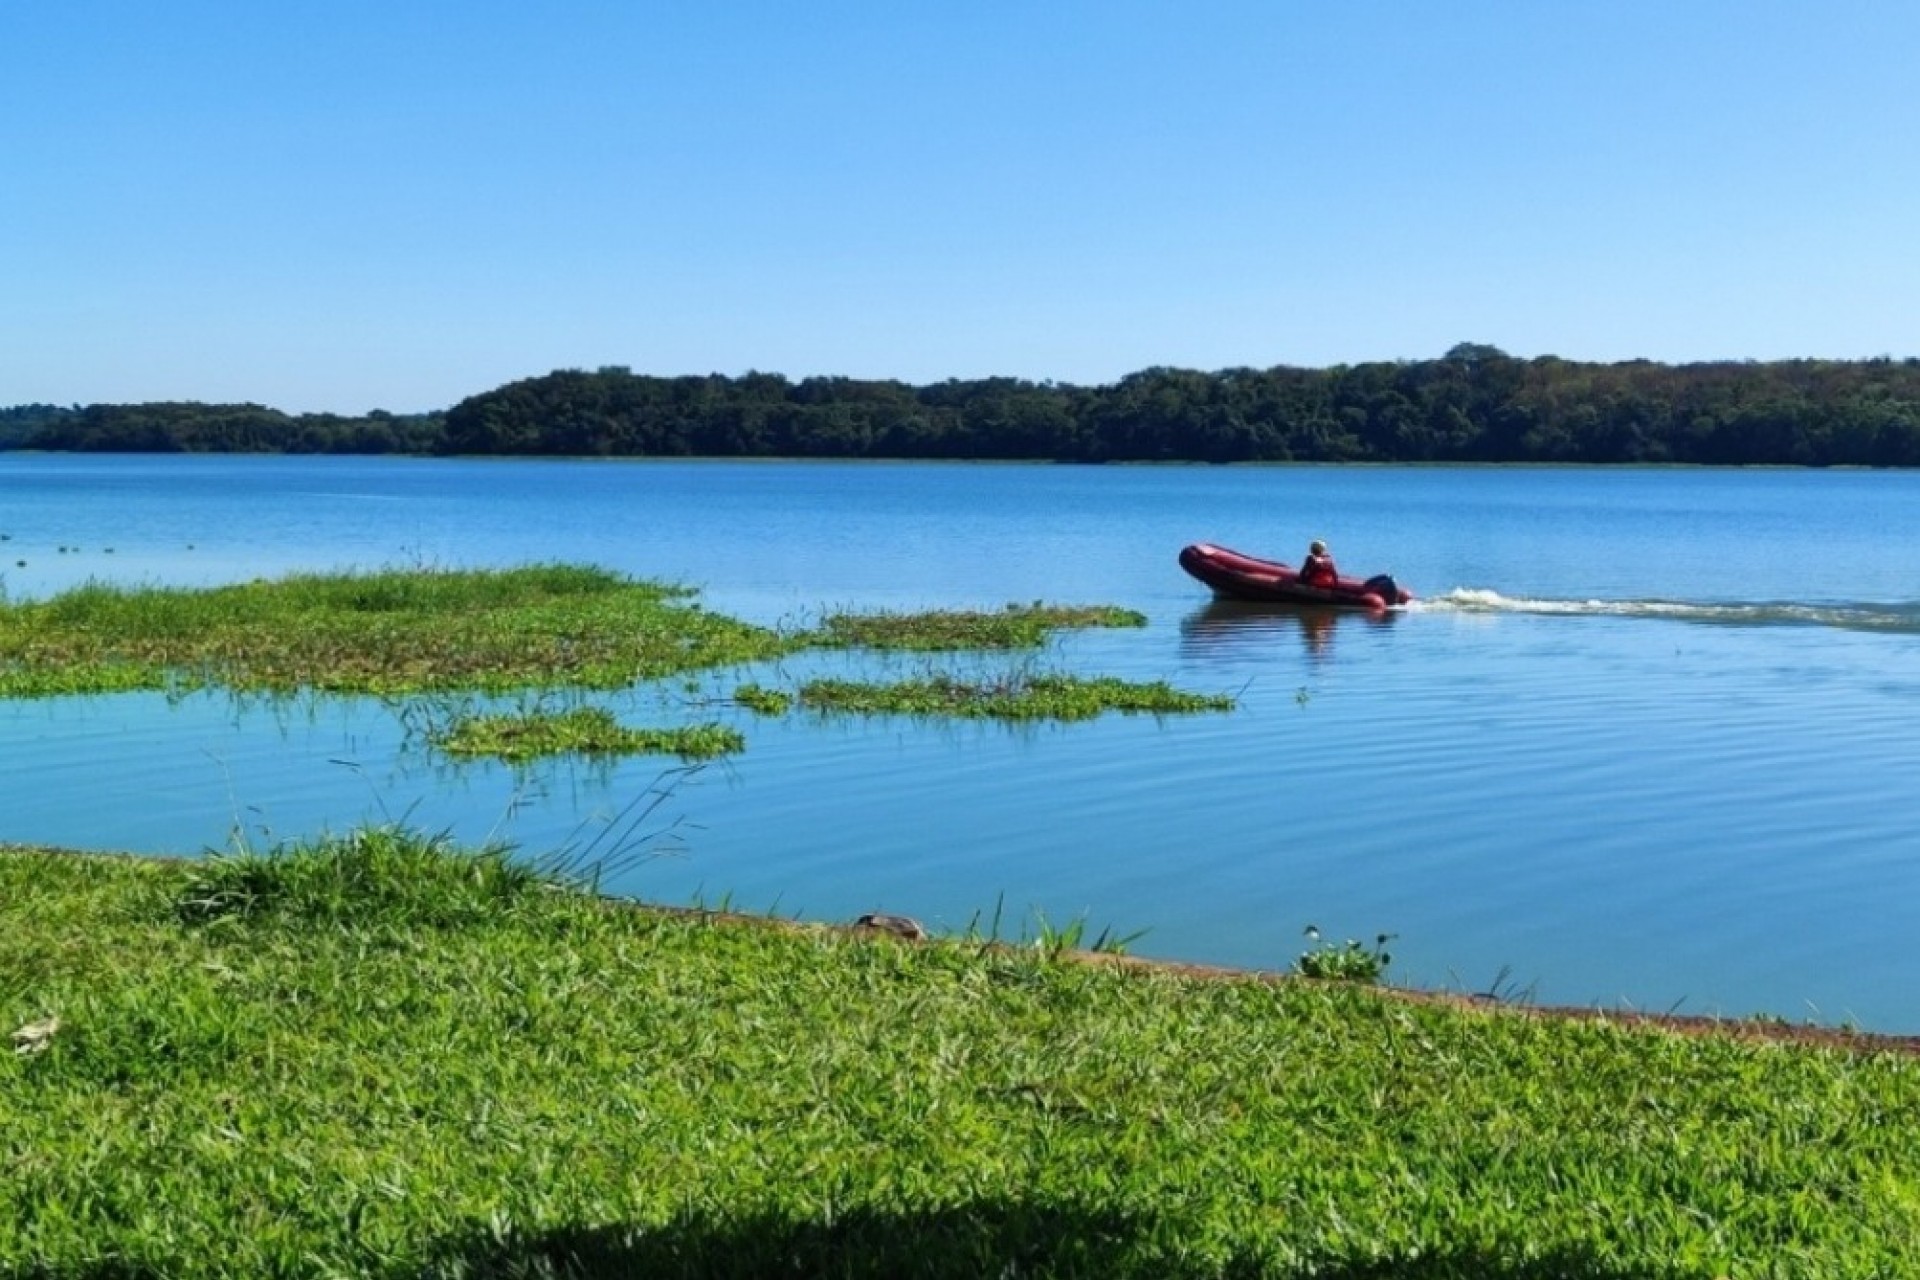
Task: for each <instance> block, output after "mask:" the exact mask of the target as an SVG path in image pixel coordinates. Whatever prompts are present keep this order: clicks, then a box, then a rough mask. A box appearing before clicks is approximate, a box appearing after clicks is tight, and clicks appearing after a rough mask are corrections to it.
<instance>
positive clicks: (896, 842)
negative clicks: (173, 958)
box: [0, 454, 1920, 1032]
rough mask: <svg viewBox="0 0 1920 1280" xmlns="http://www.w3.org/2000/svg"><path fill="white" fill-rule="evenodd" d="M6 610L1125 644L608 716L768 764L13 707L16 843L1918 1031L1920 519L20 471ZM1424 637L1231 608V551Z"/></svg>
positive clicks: (1351, 619) (1775, 495)
mask: <svg viewBox="0 0 1920 1280" xmlns="http://www.w3.org/2000/svg"><path fill="white" fill-rule="evenodd" d="M0 535H4V537H5V541H3V542H0V586H3V587H4V590H5V592H6V594H7V596H8V598H10V599H14V600H21V599H30V598H39V597H44V596H46V595H48V594H51V593H53V592H56V591H59V590H61V589H63V588H65V587H69V586H72V585H74V584H76V583H79V582H83V581H86V580H87V579H89V578H100V579H111V580H115V581H121V582H128V583H169V584H176V583H177V584H213V583H220V582H227V581H234V580H240V579H245V578H249V577H255V576H263V575H276V574H279V573H282V572H285V571H288V570H293V569H340V568H376V567H384V566H391V565H419V564H425V565H447V566H468V565H499V564H511V563H522V562H526V561H534V560H568V561H583V562H592V563H596V564H601V565H606V566H610V567H612V568H615V569H619V570H622V571H625V572H628V573H631V574H634V575H638V576H645V577H653V578H665V579H670V580H674V581H679V582H684V583H687V584H689V585H694V586H697V587H699V588H701V590H702V593H703V595H702V598H703V600H704V602H705V603H706V604H707V605H708V606H709V607H711V608H714V609H717V610H720V611H722V612H727V613H731V614H735V615H737V616H742V617H746V618H749V619H752V620H755V621H761V622H768V623H777V622H795V621H803V620H805V619H806V618H808V617H809V616H810V615H813V614H816V613H818V612H819V611H820V610H821V609H823V608H843V607H852V608H859V609H890V610H905V609H918V608H925V607H989V608H992V607H998V606H1000V605H1002V604H1005V603H1007V602H1010V601H1021V602H1025V601H1032V600H1042V599H1043V600H1047V601H1051V602H1060V603H1085V604H1093V603H1101V604H1118V605H1124V606H1128V607H1131V608H1134V609H1138V610H1140V611H1142V612H1144V613H1145V614H1146V615H1147V617H1148V618H1149V620H1150V622H1149V625H1148V626H1147V627H1146V628H1145V629H1143V630H1119V631H1101V632H1091V633H1077V634H1072V635H1069V636H1066V637H1063V638H1062V639H1061V641H1060V642H1059V643H1058V644H1056V645H1055V646H1053V647H1052V648H1050V649H1048V650H1046V651H1045V652H1042V653H1039V654H1035V655H1026V656H1024V657H1019V658H1013V659H995V658H984V657H961V658H927V657H915V658H892V659H884V660H881V659H871V658H868V659H862V658H860V657H857V656H852V657H850V656H822V655H815V656H810V657H808V658H805V659H803V660H799V661H795V662H790V663H789V664H787V665H786V666H785V667H782V668H779V669H772V670H752V671H746V672H725V673H716V674H715V675H713V676H711V677H709V678H705V679H703V680H700V681H696V682H694V684H693V685H692V686H688V685H685V684H682V683H680V682H676V683H675V684H674V685H673V686H672V687H670V688H664V689H639V690H635V691H632V692H631V693H627V694H621V695H617V696H613V697H608V698H603V699H597V700H599V701H602V702H604V703H605V704H606V705H609V706H611V707H612V708H613V709H615V710H616V711H618V712H619V713H620V714H621V715H622V716H623V718H626V719H629V720H631V721H633V722H635V723H642V722H644V723H674V722H682V721H696V720H709V719H716V718H718V719H723V720H728V721H730V722H733V723H735V724H737V725H738V727H740V728H741V729H742V730H743V731H744V732H745V733H746V735H747V739H748V746H747V749H746V751H745V752H743V753H742V754H740V755H738V756H735V757H733V758H731V759H730V760H728V761H726V762H724V763H718V764H714V765H710V766H707V767H705V768H702V769H699V770H696V771H694V772H692V773H687V774H679V773H672V772H668V771H667V770H666V766H667V765H668V764H670V763H671V762H665V761H661V760H627V761H621V762H618V763H614V764H589V763H584V762H580V761H568V760H562V761H552V762H546V763H543V764H540V765H538V766H536V767H532V768H520V769H515V768H510V767H507V766H504V765H498V764H491V763H480V764H468V765H455V764H453V763H451V762H449V761H447V760H445V759H442V758H438V757H436V756H435V755H434V754H433V753H432V752H430V751H428V750H426V749H424V748H422V747H421V746H420V745H419V744H418V741H417V739H416V738H414V737H412V736H410V734H409V732H408V730H407V726H406V723H405V721H406V717H405V716H404V715H403V714H401V713H400V709H398V708H395V707H392V706H388V705H385V704H382V703H380V702H378V701H373V700H311V699H308V700H297V701H294V702H291V703H288V702H282V703H266V704H262V703H257V702H255V703H241V702H237V701H236V700H235V699H233V698H231V697H228V696H225V695H196V696H192V697H188V698H186V699H183V700H178V701H169V700H168V699H166V698H163V697H158V696H145V695H137V696H116V697H91V698H69V699H55V700H48V701H34V702H10V703H0V777H3V778H4V779H5V782H4V797H5V805H4V811H3V812H4V818H3V819H0V840H11V841H23V842H42V843H51V844H59V845H67V846H73V847H79V848H87V849H103V850H106V849H117V850H132V851H138V852H147V853H166V854H182V855H195V854H198V853H201V852H203V851H205V850H207V849H209V848H212V849H220V848H230V847H232V846H233V844H234V842H235V841H236V840H239V841H244V842H246V843H248V844H249V845H251V846H253V847H263V846H265V845H268V844H271V843H272V842H273V841H276V840H282V839H289V838H293V837H297V836H302V835H308V834H314V833H317V832H322V831H329V830H331V831H340V830H344V829H346V828H349V827H351V826H354V825H356V824H359V823H363V822H368V821H375V822H378V821H406V822H408V823H411V824H413V825H415V826H419V827H423V828H425V829H428V830H433V831H439V830H446V831H450V832H452V833H453V834H455V835H457V836H459V837H460V838H462V839H467V840H474V841H479V840H486V839H504V840H508V841H511V842H513V843H514V844H515V845H516V846H517V847H519V848H521V849H523V850H525V851H527V852H528V854H529V855H534V854H543V853H549V852H552V851H554V850H566V851H570V853H571V854H572V855H573V856H579V857H601V856H605V857H607V858H608V862H609V865H610V866H612V867H613V868H615V870H616V872H617V874H616V875H615V876H614V879H613V881H612V882H611V883H610V884H609V886H608V887H609V888H612V889H614V890H616V891H619V892H623V893H630V894H633V895H636V896H640V897H645V898H648V899H652V900H655V901H661V902H668V903H685V902H691V901H696V900H699V901H705V902H708V903H716V902H719V901H722V900H725V901H730V902H731V903H732V904H733V905H735V906H737V907H740V908H744V909H748V910H754V911H774V912H777V913H779V914H783V915H797V916H801V917H804V918H808V919H823V920H848V919H851V918H853V917H854V916H857V915H858V914H860V913H861V912H864V911H870V910H887V911H896V912H903V913H906V914H910V915H914V916H916V917H918V918H920V919H921V920H922V921H923V922H925V923H926V924H928V925H929V926H930V927H932V928H934V929H936V930H959V929H964V928H966V927H967V926H968V925H969V923H970V922H976V921H977V922H978V924H979V925H980V926H981V927H982V928H985V927H987V925H988V924H989V923H990V922H991V920H992V918H993V917H994V915H995V913H996V911H998V912H999V914H1000V918H1001V932H1002V933H1003V934H1004V935H1008V936H1018V935H1019V934H1020V933H1021V932H1022V931H1023V930H1024V931H1026V932H1027V933H1029V934H1031V933H1033V932H1034V931H1035V930H1036V929H1037V927H1038V922H1039V921H1041V920H1045V921H1046V922H1048V923H1049V924H1050V925H1051V926H1052V927H1055V928H1059V927H1063V926H1066V925H1068V924H1070V923H1071V922H1073V921H1075V920H1084V921H1085V922H1086V924H1087V926H1088V936H1089V937H1091V936H1092V935H1093V934H1097V933H1098V932H1099V931H1100V930H1102V929H1104V928H1108V927H1111V928H1112V929H1113V930H1114V931H1115V932H1116V933H1118V934H1123V935H1124V934H1133V933H1136V932H1138V931H1142V930H1144V931H1145V932H1144V933H1143V934H1142V935H1141V936H1140V937H1138V938H1137V939H1135V940H1134V941H1133V943H1132V944H1131V949H1132V950H1133V951H1134V952H1136V953H1138V954H1145V955H1154V956H1167V957H1176V958H1181V959H1190V960H1199V961H1208V962H1218V963H1226V964H1236V965H1248V966H1257V967H1268V968H1284V967H1286V966H1287V965H1288V964H1289V963H1290V962H1291V960H1292V958H1293V957H1294V956H1295V955H1296V954H1298V952H1299V951H1300V950H1301V948H1302V946H1303V945H1304V940H1303V938H1302V930H1303V928H1304V927H1305V926H1307V925H1308V924H1317V925H1319V926H1320V928H1321V930H1322V931H1323V933H1325V934H1327V935H1329V936H1332V937H1336V938H1344V937H1356V938H1360V939H1362V940H1365V941H1371V940H1372V939H1373V937H1374V935H1376V934H1379V933H1391V934H1394V935H1396V937H1395V939H1394V941H1393V943H1392V944H1391V949H1392V951H1393V953H1394V961H1393V965H1392V968H1391V970H1390V975H1391V976H1392V977H1393V978H1394V979H1395V980H1397V981H1400V982H1403V983H1408V984H1412V985H1421V986H1431V987H1446V988H1451V989H1455V990H1465V991H1485V990H1489V989H1497V990H1499V991H1501V992H1503V993H1505V994H1509V995H1527V996H1530V997H1531V998H1532V999H1534V1000H1537V1001H1541V1002H1547V1003H1567V1004H1596V1005H1603V1006H1607V1007H1616V1008H1619V1007H1624V1008H1634V1009H1642V1010H1651V1011H1665V1010H1669V1009H1677V1010H1678V1011H1680V1012H1687V1013H1718V1014H1725V1015H1732V1016H1740V1015H1747V1014H1752V1013H1756V1012H1767V1013H1772V1014H1778V1015H1782V1016H1785V1017H1788V1018H1791V1019H1794V1020H1801V1019H1812V1020H1816V1021H1819V1022H1822V1023H1841V1022H1852V1023H1854V1024H1856V1025H1860V1026H1863V1027H1867V1028H1871V1029H1876V1030H1887V1031H1907V1032H1920V952H1916V950H1915V948H1914V947H1913V946H1912V940H1913V939H1914V938H1915V937H1916V936H1920V927H1917V926H1920V815H1916V813H1915V810H1914V806H1913V795H1914V790H1915V785H1914V784H1915V779H1916V778H1920V550H1916V549H1917V548H1920V474H1913V473H1897V472H1804V471H1786V470H1780V471H1773V470H1761V471H1719V470H1665V469H1585V468H1566V469H1555V468H1539V469H1533V468H1454V467H1445V468H1440V467H1369V468H1335V467H1261V468H1206V467H1186V466H1182V467H1070V466H1025V465H937V464H936V465H921V464H899V465H889V464H830V463H793V462H667V461H631V462H587V461H578V462H574V461H492V460H420V459H365V458H355V459H337V458H225V457H212V458H201V457H123V456H103V457H86V456H63V455H32V454H0ZM1313 537H1323V538H1325V539H1327V540H1328V541H1329V542H1330V543H1331V544H1332V547H1333V550H1334V553H1335V555H1336V556H1337V557H1338V559H1339V561H1340V564H1341V567H1342V569H1343V570H1344V571H1345V572H1348V573H1350V574H1356V575H1359V576H1365V575H1368V574H1372V573H1375V572H1380V571H1391V572H1393V573H1394V574H1395V575H1396V576H1397V577H1398V578H1399V579H1400V580H1401V581H1402V582H1403V583H1404V584H1406V585H1407V586H1409V587H1411V588H1412V589H1413V590H1414V591H1416V592H1417V593H1419V595H1420V597H1421V599H1420V601H1419V602H1418V603H1417V604H1416V605H1415V606H1413V607H1411V608H1409V609H1408V610H1406V611H1404V612H1401V613H1396V614H1394V615H1391V616H1389V617H1386V618H1381V619H1374V618H1368V617H1365V616H1358V615H1338V616H1331V617H1329V616H1316V615H1312V614H1302V613H1298V612H1290V611H1287V610H1284V609H1274V608H1266V609H1261V608H1230V607H1226V606H1222V605H1218V604H1214V603H1212V602H1211V601H1210V600H1209V599H1208V596H1207V593H1206V592H1205V590H1204V589H1203V588H1201V587H1200V586H1199V584H1197V583H1195V582H1193V581H1191V580H1190V579H1188V578H1187V577H1186V576H1185V575H1184V574H1183V573H1182V572H1181V571H1180V569H1179V568H1178V566H1177V565H1176V563H1175V556H1176V554H1177V552H1178V550H1179V548H1180V547H1181V546H1182V545H1183V544H1185V543H1188V542H1194V541H1202V540H1206V541H1214V542H1219V543H1222V544H1224V545H1227V546H1230V547H1235V548H1237V549H1240V550H1245V551H1249V552H1253V553H1256V554H1267V555H1272V556H1275V557H1278V558H1285V559H1289V560H1294V559H1297V558H1298V556H1299V555H1300V553H1301V549H1302V548H1304V546H1305V544H1306V542H1307V541H1308V539H1310V538H1313ZM1009 665H1012V666H1026V667H1031V668H1039V669H1046V670H1069V671H1074V672H1078V673H1082V674H1090V675H1091V674H1108V675H1115V676H1121V677H1125V678H1128V679H1137V680H1167V681H1170V682H1171V683H1173V684H1175V685H1177V686H1179V687H1182V688H1187V689H1192V690H1197V691H1203V692H1225V693H1229V694H1232V695H1234V696H1235V697H1236V698H1238V699H1239V705H1238V709H1237V710H1235V711H1233V712H1231V713H1227V714H1220V715H1202V716H1192V717H1176V718H1167V719H1161V720H1156V719H1153V718H1150V717H1124V716H1109V717H1106V718H1103V719H1100V720H1097V721H1094V722H1091V723H1083V724H1072V725H1045V726H1037V727H1035V726H1027V727H1021V728H1008V727H1004V726H998V725H990V724H989V725H983V724H973V723H962V724H955V723H933V724H928V723H921V722H915V721H911V720H903V719H893V718H887V719H873V720H866V719H817V718H814V717H810V716H806V715H794V716H790V717H787V718H783V719H760V718H756V717H753V716H751V715H748V714H746V713H744V712H740V711H737V710H734V709H732V708H730V707H727V706H724V705H715V703H714V702H713V699H714V698H715V697H717V696H721V695H724V694H725V693H726V692H727V691H728V690H730V689H731V687H732V686H733V684H735V683H737V682H738V681H739V680H740V679H743V678H752V679H757V680H760V681H762V682H763V683H768V682H788V683H790V682H791V681H792V680H793V679H794V678H796V677H797V676H799V675H801V674H803V673H805V672H808V671H811V670H813V669H816V668H818V667H822V666H825V667H835V666H844V667H848V668H851V669H856V670H858V671H859V672H861V673H863V674H868V675H872V674H912V673H915V672H918V671H921V670H926V669H929V668H938V669H942V670H945V669H953V668H956V667H957V668H960V669H963V670H979V669H989V670H998V669H1004V668H1005V667H1007V666H1009Z"/></svg>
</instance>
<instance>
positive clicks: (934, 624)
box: [814, 601, 1147, 652]
mask: <svg viewBox="0 0 1920 1280" xmlns="http://www.w3.org/2000/svg"><path fill="white" fill-rule="evenodd" d="M1146 625H1147V618H1146V615H1145V614H1142V613H1137V612H1135V611H1133V610H1131V609H1120V608H1116V607H1113V606H1111V605H1095V606H1087V607H1075V606H1067V605H1049V604H1043V603H1040V602H1038V601H1036V602H1035V603H1033V604H1024V605H1022V604H1010V605H1008V606H1007V607H1006V608H1005V609H1003V610H1001V611H999V612H998V613H988V612H978V611H969V610H933V611H930V612H925V613H887V612H880V613H834V614H829V615H827V617H826V618H825V619H823V620H822V622H821V625H820V629H819V632H818V633H817V636H816V637H815V639H814V643H816V644H821V645H826V646H830V647H845V648H855V647H858V648H868V649H893V650H908V651H928V652H931V651H937V650H980V649H1031V648H1036V647H1038V646H1039V645H1041V644H1043V643H1045V642H1046V640H1047V639H1048V638H1049V637H1050V636H1051V635H1052V634H1053V633H1054V632H1055V631H1058V630H1061V629H1063V628H1068V627H1144V626H1146Z"/></svg>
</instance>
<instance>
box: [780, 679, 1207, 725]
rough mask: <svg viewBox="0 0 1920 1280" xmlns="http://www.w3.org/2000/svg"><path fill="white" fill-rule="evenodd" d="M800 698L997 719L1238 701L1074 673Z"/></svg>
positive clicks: (1167, 710) (824, 690)
mask: <svg viewBox="0 0 1920 1280" xmlns="http://www.w3.org/2000/svg"><path fill="white" fill-rule="evenodd" d="M799 701H800V705H801V706H802V707H805V708H807V709H809V710H814V711H839V712H850V713H855V714H861V715H916V716H959V717H964V718H989V719H996V720H1041V719H1045V720H1087V719H1091V718H1093V717H1094V716H1097V715H1100V714H1101V713H1102V712H1106V711H1121V712H1129V713H1136V714H1138V713H1146V714H1152V715H1171V714H1185V713H1191V712H1197V711H1231V710H1232V709H1233V706H1234V702H1233V699H1232V698H1229V697H1225V696H1223V695H1219V694H1200V693H1188V692H1184V691H1182V690H1179V689H1175V688H1173V687H1172V686H1171V685H1169V684H1167V683H1166V682H1164V681H1153V682H1148V683H1141V682H1134V681H1126V680H1118V679H1114V678H1112V677H1100V678H1086V677H1081V676H1072V675H1014V676H1009V677H1006V678H1004V679H998V680H984V681H977V680H963V679H960V678H958V677H956V676H951V675H945V674H939V673H936V674H932V675H927V676H922V677H919V678H916V679H912V680H900V681H894V682H891V683H877V682H867V681H857V680H837V679H819V680H809V681H807V682H805V683H803V684H802V685H801V686H800V699H799Z"/></svg>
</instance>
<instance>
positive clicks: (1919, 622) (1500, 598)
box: [1408, 587, 1920, 632]
mask: <svg viewBox="0 0 1920 1280" xmlns="http://www.w3.org/2000/svg"><path fill="white" fill-rule="evenodd" d="M1408 609H1409V610H1410V611H1425V612H1431V613H1471V614H1502V613H1522V614H1545V615H1558V616H1573V617H1615V618H1666V619H1671V620H1674V621H1680V622H1717V623H1727V624H1732V625H1745V626H1779V625H1799V626H1815V627H1840V628H1844V629H1847V630H1854V631H1901V632H1914V631H1920V605H1914V604H1894V605H1889V604H1858V605H1852V604H1840V605H1824V604H1823V605H1811V604H1794V603H1791V602H1766V603H1753V604H1696V603H1690V602H1688V601H1684V600H1551V599H1536V598H1533V597H1530V596H1504V595H1501V594H1500V593H1499V592H1498V591H1493V590H1489V589H1486V588H1482V587H1455V588H1454V589H1453V590H1451V591H1448V592H1446V593H1444V594H1442V595H1438V596H1429V597H1427V598H1425V599H1422V600H1416V601H1414V602H1413V603H1412V604H1411V605H1409V606H1408Z"/></svg>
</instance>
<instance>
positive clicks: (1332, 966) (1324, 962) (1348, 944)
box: [1293, 925, 1393, 985]
mask: <svg viewBox="0 0 1920 1280" xmlns="http://www.w3.org/2000/svg"><path fill="white" fill-rule="evenodd" d="M1305 933H1306V937H1307V941H1308V942H1310V943H1312V944H1313V945H1312V946H1310V947H1308V948H1307V950H1305V951H1302V952H1301V953H1300V956H1299V958H1298V959H1296V960H1295V961H1294V962H1293V968H1294V972H1296V973H1298V974H1300V975H1301V976H1302V977H1305V978H1331V979H1334V980H1336V981H1340V982H1358V983H1362V984H1368V985H1370V984H1373V983H1377V982H1379V981H1380V980H1381V978H1382V977H1383V976H1385V974H1386V972H1387V966H1388V965H1390V964H1392V963H1393V955H1392V953H1391V952H1389V951H1388V950H1387V944H1388V943H1389V942H1391V941H1393V935H1392V934H1390V933H1382V934H1376V935H1375V936H1374V940H1373V945H1372V946H1366V945H1363V944H1362V943H1361V942H1359V941H1358V940H1357V939H1354V938H1348V939H1347V940H1346V941H1345V942H1343V943H1340V944H1338V945H1336V944H1335V943H1333V942H1331V941H1329V940H1326V939H1323V938H1322V937H1321V936H1320V930H1319V928H1318V927H1317V926H1315V925H1308V926H1307V927H1306V930H1305Z"/></svg>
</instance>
